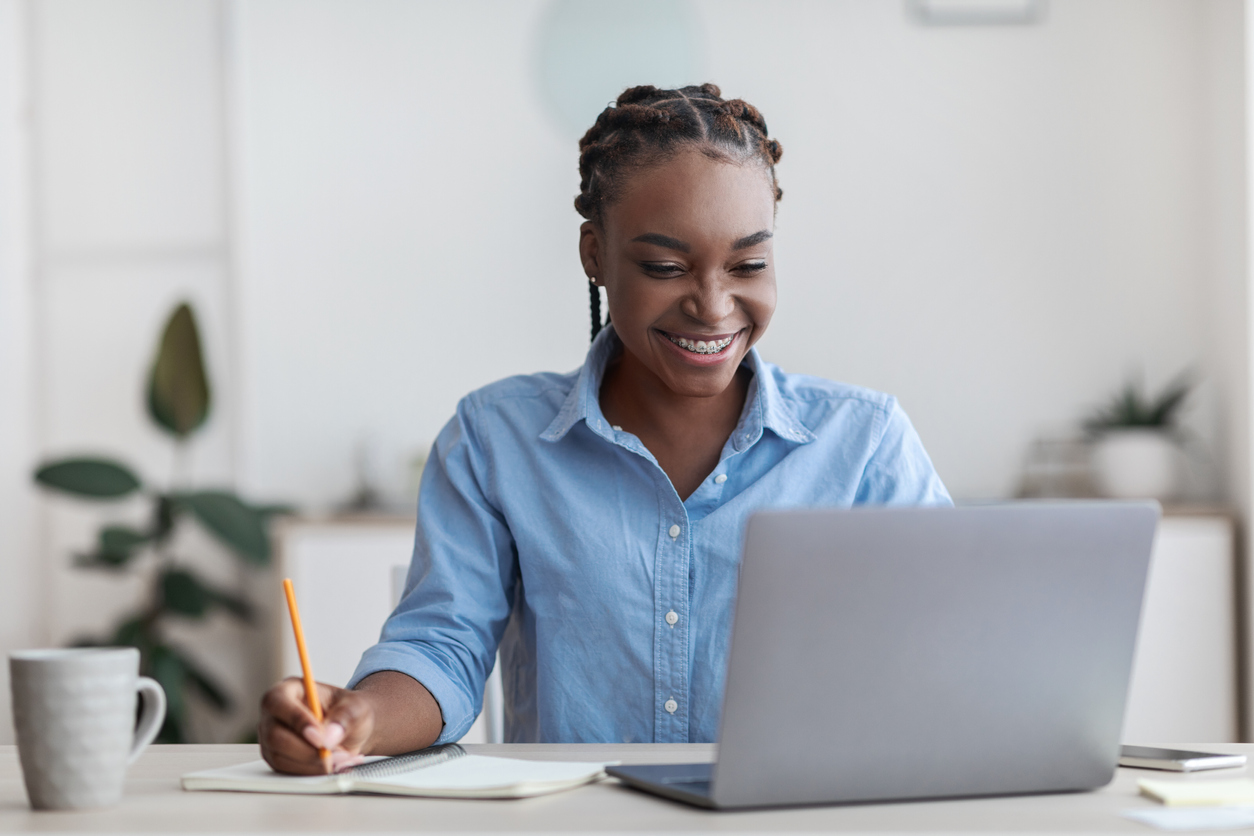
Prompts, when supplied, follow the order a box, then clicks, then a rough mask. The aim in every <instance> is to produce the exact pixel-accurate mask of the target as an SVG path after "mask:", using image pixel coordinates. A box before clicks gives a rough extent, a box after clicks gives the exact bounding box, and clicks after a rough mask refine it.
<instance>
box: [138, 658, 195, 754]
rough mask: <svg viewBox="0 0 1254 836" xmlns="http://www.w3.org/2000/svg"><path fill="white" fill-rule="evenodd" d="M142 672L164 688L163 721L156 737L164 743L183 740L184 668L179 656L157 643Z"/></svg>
mask: <svg viewBox="0 0 1254 836" xmlns="http://www.w3.org/2000/svg"><path fill="white" fill-rule="evenodd" d="M145 673H146V674H147V675H148V676H151V677H152V678H153V679H155V680H157V682H158V683H159V684H160V685H161V690H163V691H165V702H166V707H165V724H164V725H163V726H162V727H161V733H160V735H158V737H159V739H161V740H162V742H165V743H183V742H184V741H186V739H187V733H186V731H185V730H186V728H187V699H186V688H187V670H186V668H184V666H183V660H182V659H181V658H180V657H179V655H178V653H176V652H175V651H174V650H173V649H172V648H170V647H168V646H166V645H164V644H158V645H156V646H154V647H153V648H151V650H150V651H149V653H148V658H147V666H146V670H145Z"/></svg>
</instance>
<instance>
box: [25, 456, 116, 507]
mask: <svg viewBox="0 0 1254 836" xmlns="http://www.w3.org/2000/svg"><path fill="white" fill-rule="evenodd" d="M35 481H36V482H38V483H39V484H41V485H43V486H44V487H45V488H52V489H53V490H58V491H64V492H66V493H71V494H74V495H75V496H85V497H90V498H92V499H117V498H119V497H123V496H126V495H127V494H131V493H134V492H135V491H137V490H139V486H140V483H139V477H137V476H136V475H135V474H134V473H132V472H131V471H130V470H129V469H128V468H127V467H126V466H124V465H121V464H119V463H117V462H114V461H109V460H108V459H92V458H81V459H62V460H61V461H59V462H50V463H49V464H45V465H42V466H41V467H40V468H39V469H38V470H36V471H35Z"/></svg>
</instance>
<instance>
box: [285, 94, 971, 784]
mask: <svg viewBox="0 0 1254 836" xmlns="http://www.w3.org/2000/svg"><path fill="white" fill-rule="evenodd" d="M580 149H581V152H582V153H581V156H580V160H579V168H580V174H581V175H582V182H581V186H580V194H579V196H578V197H577V198H576V199H575V208H576V209H577V210H578V211H579V213H580V214H581V215H582V216H583V217H584V218H585V219H586V220H585V222H584V224H583V225H582V226H581V227H580V238H579V255H580V258H581V260H582V262H583V267H584V271H585V273H586V274H587V276H588V279H589V282H590V283H591V299H592V330H593V337H594V339H593V343H592V348H591V350H590V351H589V352H588V357H587V361H586V362H585V363H584V366H583V367H582V369H580V370H578V371H577V372H574V373H571V374H567V375H558V374H539V375H531V376H524V377H515V378H509V379H507V380H503V381H501V382H499V383H495V384H493V385H491V386H488V387H486V388H484V389H481V390H479V391H477V392H474V393H472V394H470V395H469V396H467V397H466V398H465V399H464V400H463V401H462V402H461V404H460V405H459V406H458V410H457V414H456V416H455V417H454V418H453V419H452V420H451V421H450V422H449V424H448V425H447V426H446V427H445V428H444V430H443V432H442V433H441V434H440V437H439V439H438V440H437V441H436V443H435V447H434V450H433V453H432V455H431V457H430V459H429V460H428V464H427V469H426V472H425V473H424V475H423V482H422V494H421V496H422V498H421V501H420V503H419V508H418V530H417V537H416V541H415V548H414V558H413V563H412V565H411V567H410V572H409V579H408V582H407V584H406V592H405V596H404V598H403V599H402V601H401V603H400V605H399V607H398V608H397V610H396V612H394V613H393V614H392V616H391V617H390V618H389V619H388V621H387V623H386V625H385V626H384V628H383V635H382V638H381V640H380V642H379V644H377V645H375V646H374V647H372V648H370V649H369V650H367V651H366V653H365V655H364V656H363V658H362V661H361V664H360V665H359V667H358V669H357V672H356V673H355V675H354V676H353V680H352V682H350V683H349V685H350V689H351V690H345V689H340V688H333V687H330V686H325V685H324V686H321V689H322V690H321V692H320V693H321V698H322V702H323V705H324V706H326V707H327V717H326V722H325V725H319V724H317V723H315V722H314V720H313V717H312V715H311V714H310V712H309V711H308V710H307V709H306V708H305V704H304V699H303V689H302V686H301V683H300V681H299V680H295V679H293V680H288V681H286V682H283V683H281V684H279V685H277V686H275V688H273V689H272V690H271V691H270V692H269V693H268V694H267V695H266V697H265V699H264V701H263V705H262V709H263V719H262V721H261V726H260V738H261V745H262V751H263V753H264V754H265V757H266V760H267V761H269V763H270V764H271V765H272V766H273V767H275V768H276V769H278V770H281V771H285V772H296V773H308V772H318V771H321V770H322V768H323V767H322V765H321V764H320V762H319V758H318V753H317V750H316V748H315V747H317V746H325V747H327V748H329V749H331V750H332V751H333V757H334V765H335V766H336V767H343V766H345V765H347V764H350V763H353V762H356V761H357V760H359V759H360V758H361V756H362V755H365V754H396V753H401V752H407V751H412V750H414V749H420V748H423V747H425V746H429V745H431V744H433V743H443V742H447V741H452V740H456V739H458V738H459V737H460V736H461V735H463V734H464V733H465V732H466V730H467V729H468V728H469V727H470V725H471V723H472V722H473V720H474V718H475V716H476V715H477V713H478V712H479V710H480V707H481V700H482V694H483V687H484V681H485V679H486V677H487V675H488V673H489V672H490V670H491V665H492V663H493V659H494V656H495V654H496V651H497V649H498V646H499V649H500V654H501V663H502V673H503V682H504V691H505V703H506V736H507V739H509V740H511V741H518V742H523V741H536V742H540V741H566V742H577V741H612V742H620V741H623V742H679V741H684V742H686V741H710V740H713V739H714V738H715V735H716V733H717V727H718V714H719V709H720V698H721V693H722V684H723V677H724V673H725V669H726V662H727V650H728V647H727V644H728V639H729V632H730V617H731V611H732V603H733V600H734V597H735V589H736V577H737V561H738V559H739V552H740V536H741V531H742V529H743V526H744V522H745V519H746V518H747V516H748V515H749V514H750V513H751V512H752V511H754V510H756V509H760V508H764V507H781V506H796V505H830V506H850V505H856V504H863V503H879V504H886V503H899V504H926V503H948V502H949V496H948V494H947V493H946V491H945V488H944V486H943V485H942V484H941V481H940V479H939V478H938V477H937V475H936V473H935V471H934V470H933V468H932V464H931V462H930V461H929V460H928V457H927V454H926V453H925V452H924V450H923V446H922V444H921V443H920V441H919V438H918V436H917V435H916V433H915V431H914V429H913V428H912V427H911V425H910V422H909V421H908V419H907V418H906V416H905V414H904V413H903V412H902V411H901V409H900V408H899V407H898V406H897V404H896V402H895V401H894V400H893V399H892V398H890V397H888V396H886V395H881V394H878V393H876V392H871V391H868V390H865V389H859V388H856V387H852V386H847V385H843V384H838V383H831V382H829V381H825V380H820V379H817V378H810V377H802V376H798V375H786V374H784V373H783V372H781V371H780V370H779V369H778V368H776V367H774V366H772V365H770V364H768V363H766V362H764V361H763V360H762V359H761V358H759V356H758V354H757V352H756V351H755V350H753V345H754V343H756V342H757V341H758V340H759V339H760V338H761V336H762V334H763V333H764V332H765V331H766V328H767V326H768V325H769V324H770V321H771V315H772V314H773V313H774V310H775V268H774V258H773V250H772V231H773V228H774V217H775V207H776V203H777V201H778V200H779V199H780V197H781V195H782V192H781V191H780V189H779V187H778V185H777V184H776V179H775V163H776V162H778V161H779V158H780V154H781V148H780V145H779V143H778V142H776V141H775V140H774V139H771V138H770V137H769V135H768V133H767V126H766V122H765V121H764V120H763V118H762V116H761V115H760V114H759V113H758V111H757V110H756V109H755V108H753V107H752V106H751V105H748V104H746V103H745V102H743V101H740V100H731V101H725V100H723V99H722V98H721V97H720V93H719V89H718V88H717V87H715V86H714V85H712V84H706V85H702V86H701V87H685V88H683V89H682V90H659V89H657V88H654V87H636V88H633V89H630V90H628V91H626V92H625V93H623V95H622V96H620V97H619V98H618V101H617V103H616V105H614V106H612V107H609V108H607V109H606V110H605V111H604V112H603V113H602V114H601V115H600V116H599V117H598V118H597V121H596V124H595V125H593V127H592V128H591V129H590V130H589V131H588V133H587V134H586V135H585V136H584V138H583V139H582V140H581V142H580ZM598 287H604V288H605V289H606V294H607V297H608V299H609V314H610V316H609V320H610V321H611V322H612V323H613V324H612V326H610V325H607V326H606V327H605V328H604V330H601V322H600V310H599V308H600V304H599V303H600V295H599V291H598ZM598 332H599V333H598ZM819 339H820V335H816V340H815V342H816V347H817V346H818V344H819Z"/></svg>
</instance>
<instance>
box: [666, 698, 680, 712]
mask: <svg viewBox="0 0 1254 836" xmlns="http://www.w3.org/2000/svg"><path fill="white" fill-rule="evenodd" d="M662 708H665V709H666V711H667V713H669V714H674V713H675V712H676V711H678V710H679V703H677V702H675V701H674V700H667V701H666V702H665V703H664V704H663V705H662Z"/></svg>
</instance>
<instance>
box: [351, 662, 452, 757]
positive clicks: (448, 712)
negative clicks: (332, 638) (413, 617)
mask: <svg viewBox="0 0 1254 836" xmlns="http://www.w3.org/2000/svg"><path fill="white" fill-rule="evenodd" d="M379 671H400V672H401V673H403V674H405V675H406V676H409V677H412V678H413V679H415V680H417V681H418V682H420V683H422V686H423V687H424V688H426V689H427V690H428V691H430V692H431V696H433V697H435V701H436V703H438V704H439V708H440V715H441V717H442V718H443V720H444V728H443V730H441V732H440V736H439V738H437V739H436V741H435V743H433V744H431V745H433V746H438V745H440V744H442V743H452V742H454V741H456V740H459V739H460V738H461V737H462V735H464V734H466V732H468V731H470V727H471V725H472V724H473V723H474V722H475V706H474V704H473V703H472V702H471V700H470V699H469V698H468V697H467V696H466V692H465V691H463V690H462V689H461V688H459V687H458V686H457V685H456V684H454V683H455V680H454V678H453V676H452V675H451V673H450V672H449V671H448V670H447V669H446V668H445V666H444V665H442V664H441V663H440V662H439V661H437V660H435V659H433V658H431V657H430V656H428V655H427V654H426V653H424V652H423V650H422V649H421V648H420V647H416V646H414V645H412V644H408V643H404V644H402V643H399V642H385V643H383V644H376V645H375V646H374V647H371V648H370V649H369V650H367V651H366V652H365V653H363V654H362V656H361V661H360V662H358V663H357V670H355V671H353V676H352V679H350V680H349V681H348V687H349V688H355V687H356V686H357V683H359V682H361V681H362V680H363V679H365V678H366V677H367V676H370V674H372V673H378V672H379Z"/></svg>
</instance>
